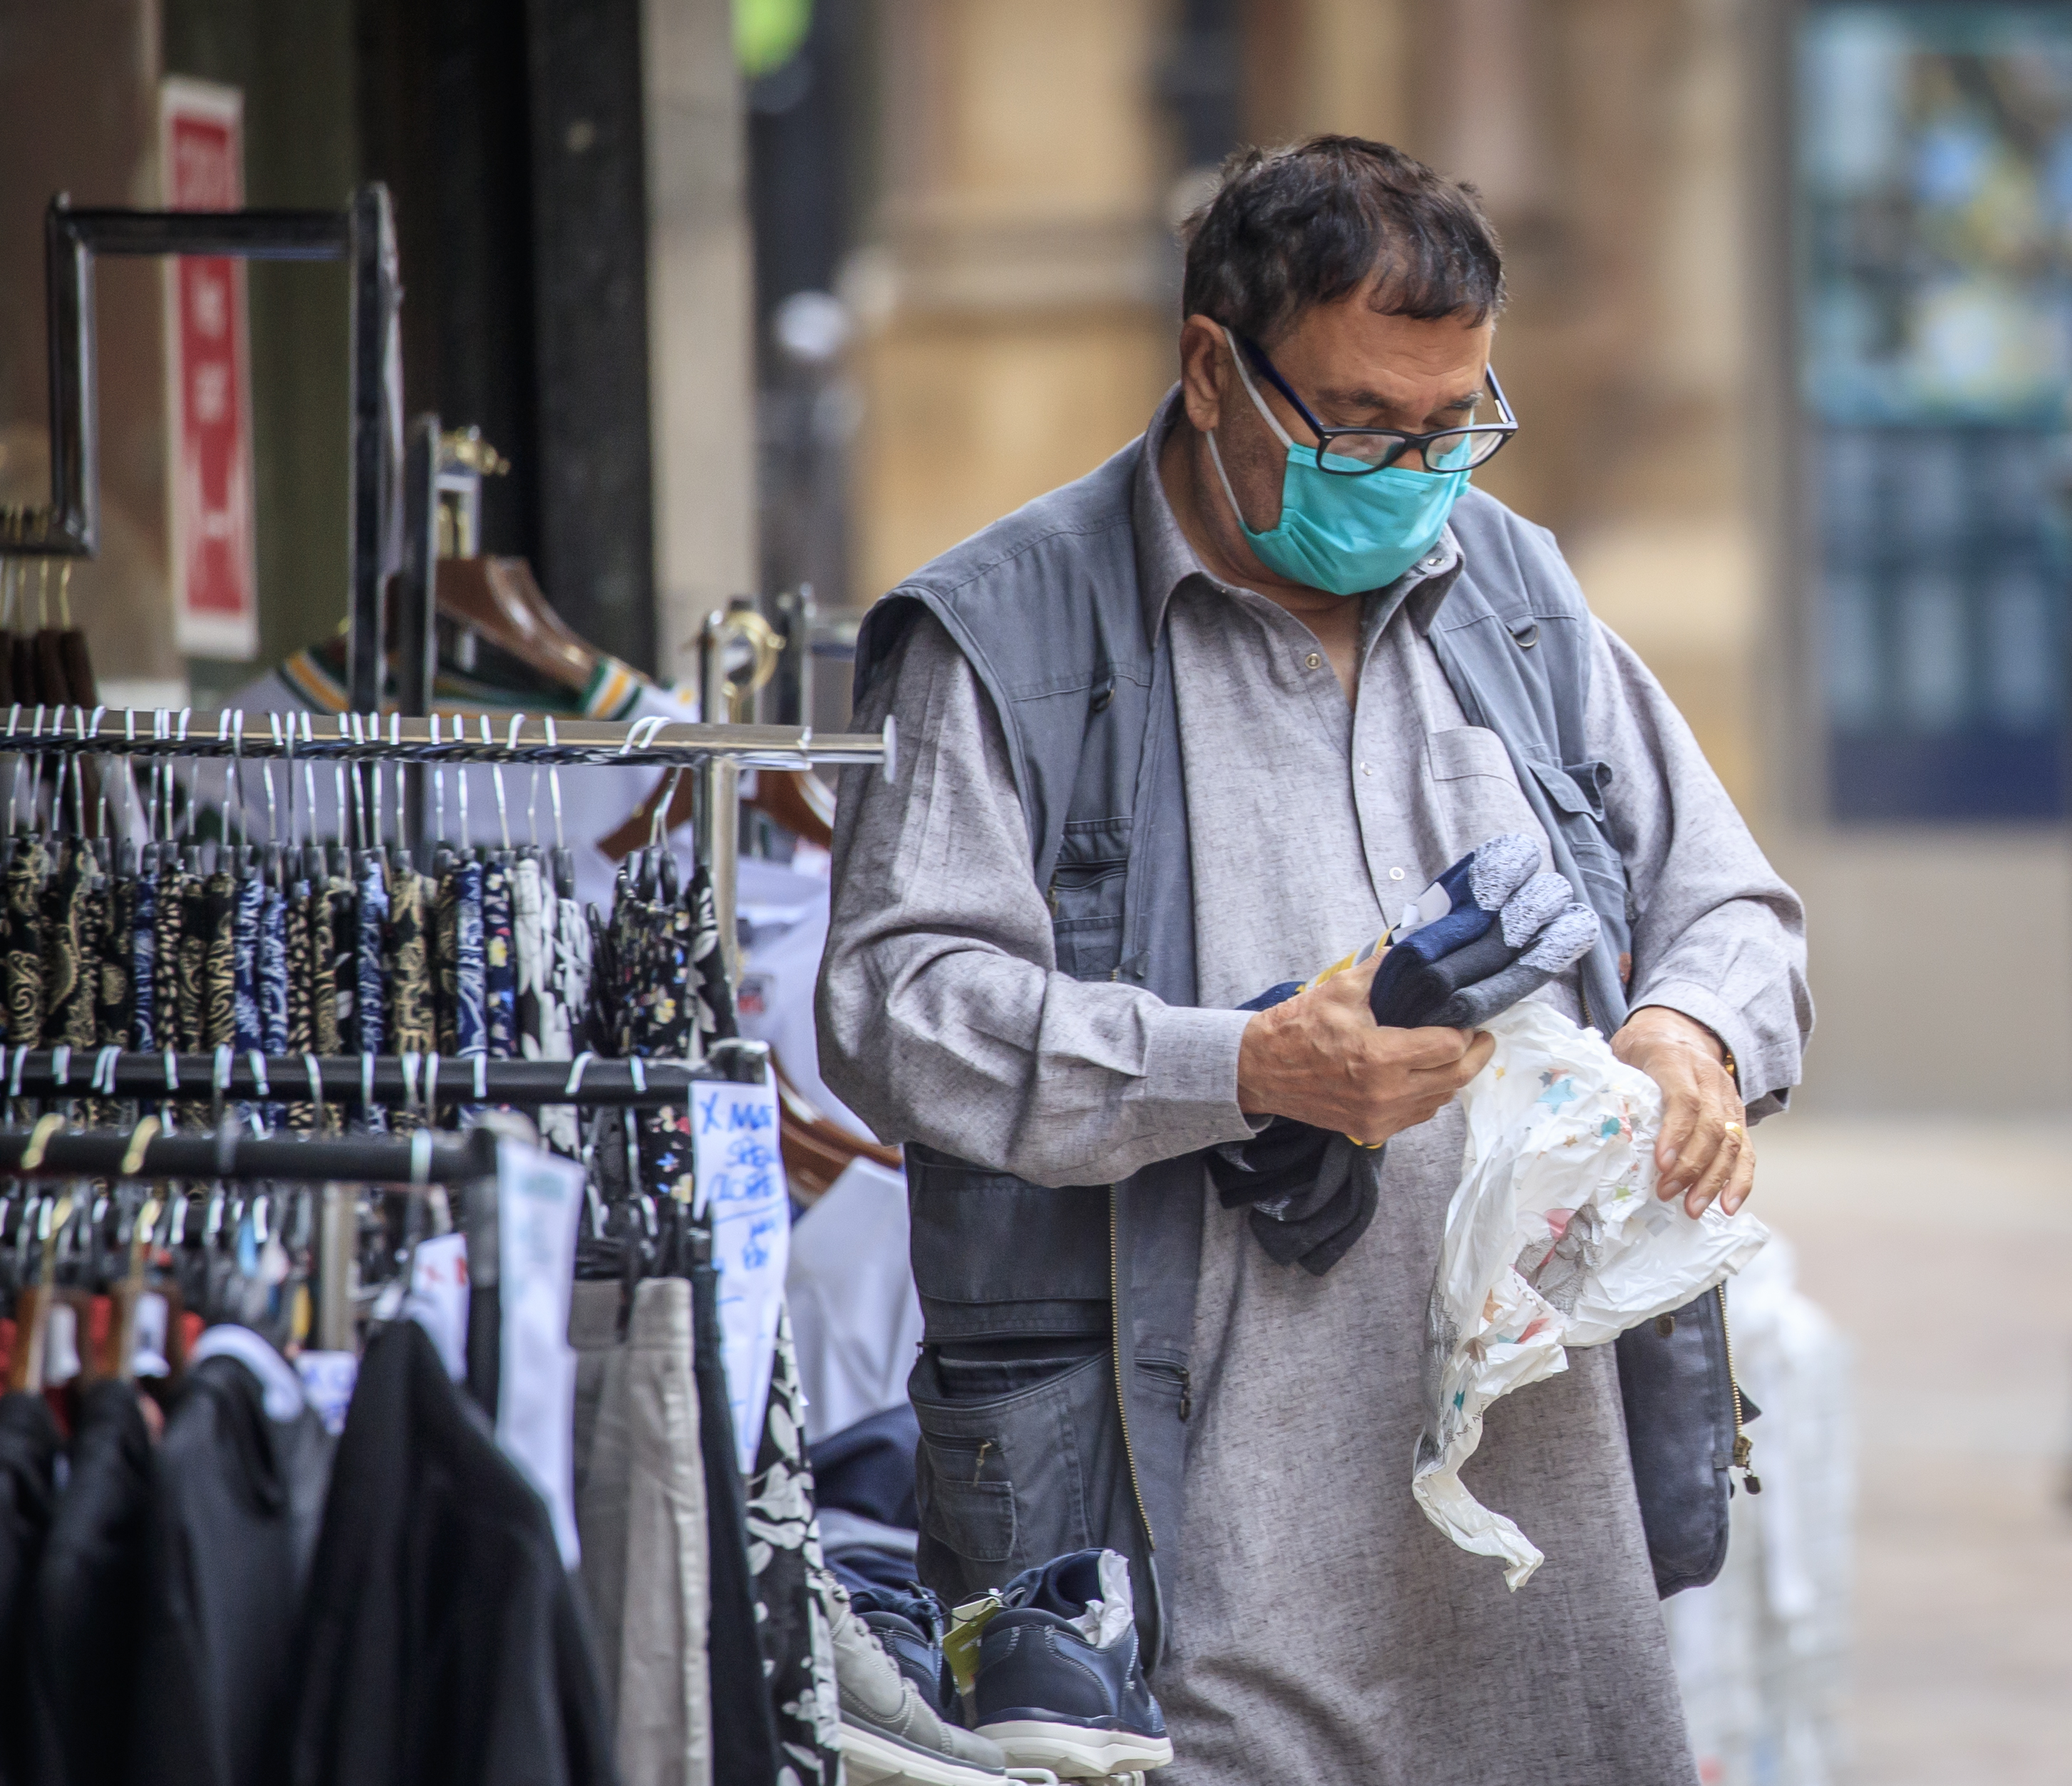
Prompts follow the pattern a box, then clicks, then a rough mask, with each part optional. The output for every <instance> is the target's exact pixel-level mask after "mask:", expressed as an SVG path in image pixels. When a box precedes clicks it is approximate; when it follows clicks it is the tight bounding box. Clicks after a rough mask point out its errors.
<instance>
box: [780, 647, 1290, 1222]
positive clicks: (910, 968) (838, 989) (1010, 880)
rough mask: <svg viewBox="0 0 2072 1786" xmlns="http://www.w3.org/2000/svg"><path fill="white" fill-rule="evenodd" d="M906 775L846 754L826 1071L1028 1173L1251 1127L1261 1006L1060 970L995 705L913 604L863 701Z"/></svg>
mask: <svg viewBox="0 0 2072 1786" xmlns="http://www.w3.org/2000/svg"><path fill="white" fill-rule="evenodd" d="M888 713H890V715H891V716H892V718H893V719H894V722H895V727H896V735H897V736H898V740H899V751H898V757H899V761H898V774H897V776H896V777H894V778H892V779H889V780H888V779H887V778H886V776H883V775H882V773H881V772H880V771H878V769H877V768H875V767H855V768H850V769H848V770H845V772H843V775H842V779H841V798H840V800H839V802H838V804H837V809H836V817H835V840H834V866H833V879H834V888H835V893H834V903H833V916H832V920H831V922H830V924H829V926H828V947H827V953H826V955H825V956H824V957H823V959H822V962H821V967H820V986H819V991H818V998H817V1002H816V1014H817V1017H818V1020H819V1027H820V1072H821V1076H822V1077H824V1079H825V1080H826V1081H827V1083H828V1085H829V1087H830V1088H832V1089H833V1091H834V1093H835V1094H836V1096H837V1097H840V1098H841V1099H842V1100H843V1101H845V1103H846V1104H848V1105H849V1107H850V1108H851V1109H853V1110H854V1111H855V1112H856V1113H857V1114H858V1115H859V1116H861V1117H862V1118H863V1119H864V1120H865V1121H866V1122H868V1123H869V1124H870V1126H871V1128H872V1129H873V1130H874V1132H875V1133H876V1134H878V1137H879V1138H881V1139H882V1140H884V1141H887V1142H907V1141H915V1142H922V1143H923V1144H924V1145H926V1146H930V1147H934V1148H938V1149H939V1150H942V1151H943V1152H944V1153H947V1154H952V1155H953V1156H954V1157H956V1158H959V1159H964V1160H968V1161H971V1162H972V1163H973V1164H975V1165H980V1166H985V1167H992V1168H993V1169H995V1170H998V1171H1009V1172H1013V1173H1014V1174H1016V1175H1018V1176H1020V1177H1022V1178H1026V1179H1030V1180H1032V1181H1033V1182H1034V1183H1038V1184H1046V1185H1068V1184H1104V1183H1113V1182H1115V1181H1116V1180H1117V1179H1122V1178H1125V1177H1127V1176H1128V1175H1129V1174H1130V1173H1132V1172H1134V1171H1137V1169H1138V1168H1139V1167H1144V1166H1147V1165H1149V1164H1150V1163H1153V1161H1156V1160H1161V1159H1170V1158H1175V1157H1177V1156H1178V1155H1179V1154H1186V1153H1191V1152H1193V1151H1194V1150H1197V1149H1199V1148H1202V1147H1207V1146H1213V1145H1215V1143H1217V1142H1224V1141H1235V1140H1240V1139H1243V1138H1244V1137H1246V1136H1248V1135H1249V1134H1252V1133H1253V1130H1254V1126H1253V1125H1252V1124H1251V1123H1249V1122H1248V1121H1246V1120H1245V1118H1244V1115H1243V1113H1241V1112H1240V1111H1239V1109H1238V1105H1237V1057H1238V1044H1239V1039H1240V1038H1241V1037H1242V1036H1243V1035H1244V1027H1245V1024H1246V1023H1248V1021H1249V1014H1248V1013H1246V1012H1244V1011H1230V1010H1194V1009H1190V1008H1184V1007H1181V1006H1171V1005H1167V1004H1165V1003H1164V1002H1162V1001H1161V1000H1160V999H1159V998H1157V997H1156V996H1154V995H1153V994H1151V993H1149V992H1146V991H1145V990H1142V989H1141V988H1140V987H1134V986H1125V985H1122V984H1120V983H1116V982H1113V981H1093V982H1087V981H1078V980H1075V979H1073V978H1071V977H1070V976H1069V975H1067V974H1063V973H1059V972H1058V971H1057V967H1056V962H1057V956H1056V951H1055V948H1054V943H1053V940H1052V936H1051V932H1050V908H1049V907H1048V905H1047V903H1046V901H1045V899H1044V898H1043V895H1042V893H1041V892H1040V891H1038V888H1037V886H1036V884H1035V881H1034V877H1033V875H1032V874H1031V872H1030V854H1031V852H1030V842H1029V830H1028V825H1027V822H1026V820H1025V818H1024V817H1023V814H1022V802H1021V800H1020V797H1019V796H1017V793H1016V792H1015V788H1014V779H1013V771H1012V770H1011V768H1010V767H1009V758H1008V752H1007V741H1006V738H1005V734H1004V732H1003V731H1002V730H1001V723H1000V720H999V717H998V716H997V714H995V713H994V712H993V707H992V704H991V702H990V701H989V698H988V697H987V696H986V694H985V690H984V689H982V688H981V687H980V684H979V681H978V679H977V677H976V675H975V674H974V673H972V669H971V666H970V665H969V664H968V662H967V661H966V660H965V659H964V654H963V653H962V652H960V651H959V650H958V649H957V648H956V644H954V643H953V642H952V640H951V638H950V636H949V635H948V632H946V631H945V630H944V629H943V626H942V625H941V623H939V621H937V620H936V619H934V618H933V617H932V616H930V615H923V616H922V617H921V618H919V619H917V620H916V621H915V623H914V624H913V625H912V627H911V628H910V629H909V632H908V633H907V636H906V638H905V640H903V641H902V643H901V644H900V646H899V648H898V653H897V655H896V656H895V658H894V661H893V662H892V663H891V664H890V665H888V666H887V668H886V671H885V673H883V674H882V676H881V677H879V678H878V682H877V685H876V686H875V688H874V689H873V691H872V693H870V695H869V696H867V697H866V698H865V702H864V703H863V704H862V706H861V707H859V709H858V710H857V729H858V730H865V729H872V728H875V727H876V726H879V725H880V724H882V722H883V721H884V718H886V714H888Z"/></svg>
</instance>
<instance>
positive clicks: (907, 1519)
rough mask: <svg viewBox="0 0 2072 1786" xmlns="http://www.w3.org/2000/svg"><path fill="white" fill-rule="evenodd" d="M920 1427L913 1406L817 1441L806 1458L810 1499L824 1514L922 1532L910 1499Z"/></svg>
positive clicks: (918, 1511)
mask: <svg viewBox="0 0 2072 1786" xmlns="http://www.w3.org/2000/svg"><path fill="white" fill-rule="evenodd" d="M920 1442H921V1423H920V1422H919V1420H917V1419H916V1418H915V1415H914V1407H913V1404H912V1403H911V1402H908V1401H902V1402H901V1403H900V1404H899V1405H898V1407H896V1408H887V1409H884V1410H883V1411H882V1413H878V1414H866V1415H865V1417H864V1418H862V1419H861V1420H859V1421H857V1422H855V1423H854V1424H853V1425H851V1426H845V1427H843V1428H842V1430H841V1431H840V1432H838V1433H829V1434H828V1436H827V1437H826V1438H823V1439H819V1440H816V1442H814V1443H813V1445H812V1446H811V1447H810V1448H809V1449H808V1451H807V1453H806V1457H807V1461H808V1463H811V1464H812V1470H813V1498H814V1500H815V1503H816V1504H817V1505H819V1506H820V1507H822V1508H841V1509H842V1510H843V1511H844V1512H850V1513H857V1514H860V1515H861V1516H862V1517H864V1518H865V1519H868V1520H876V1521H878V1523H879V1524H880V1525H896V1526H899V1527H902V1529H905V1530H906V1531H909V1532H915V1531H919V1529H920V1525H921V1509H920V1508H919V1505H918V1504H916V1502H915V1498H914V1452H915V1447H916V1446H919V1444H920Z"/></svg>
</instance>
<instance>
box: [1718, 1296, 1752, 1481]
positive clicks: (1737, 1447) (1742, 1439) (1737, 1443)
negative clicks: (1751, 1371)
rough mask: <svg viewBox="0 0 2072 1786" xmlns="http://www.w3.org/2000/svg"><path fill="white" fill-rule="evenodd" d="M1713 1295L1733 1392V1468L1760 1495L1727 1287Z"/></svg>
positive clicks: (1728, 1376)
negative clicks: (1744, 1422) (1743, 1419)
mask: <svg viewBox="0 0 2072 1786" xmlns="http://www.w3.org/2000/svg"><path fill="white" fill-rule="evenodd" d="M1712 1294H1714V1295H1715V1296H1716V1297H1718V1298H1719V1299H1720V1339H1722V1340H1725V1343H1726V1348H1727V1388H1728V1389H1729V1391H1731V1392H1732V1393H1733V1401H1734V1460H1733V1467H1734V1468H1735V1469H1737V1470H1738V1471H1741V1480H1742V1481H1743V1482H1744V1483H1745V1484H1747V1485H1748V1492H1749V1493H1750V1494H1752V1495H1759V1494H1761V1493H1762V1477H1761V1476H1759V1475H1757V1474H1756V1473H1755V1471H1753V1470H1752V1469H1750V1468H1749V1458H1750V1457H1751V1456H1753V1455H1754V1451H1755V1442H1754V1441H1753V1440H1752V1439H1751V1438H1749V1435H1748V1434H1746V1433H1745V1432H1743V1431H1742V1430H1741V1379H1740V1378H1739V1377H1737V1376H1736V1375H1735V1374H1734V1332H1733V1328H1732V1327H1729V1325H1728V1324H1727V1286H1725V1284H1719V1285H1716V1286H1714V1288H1713V1290H1712Z"/></svg>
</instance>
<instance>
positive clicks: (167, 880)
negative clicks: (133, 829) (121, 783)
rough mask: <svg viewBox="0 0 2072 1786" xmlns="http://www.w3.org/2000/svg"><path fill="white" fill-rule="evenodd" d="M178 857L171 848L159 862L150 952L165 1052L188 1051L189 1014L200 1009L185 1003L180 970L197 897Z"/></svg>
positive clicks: (160, 1037)
mask: <svg viewBox="0 0 2072 1786" xmlns="http://www.w3.org/2000/svg"><path fill="white" fill-rule="evenodd" d="M189 879H190V877H189V876H187V874H185V873H183V871H182V870H181V867H180V864H179V856H178V854H177V853H176V852H175V850H173V849H172V847H171V846H170V845H169V846H167V847H166V850H165V852H164V854H162V856H161V857H160V858H159V861H158V940H157V943H156V944H155V946H154V948H153V949H152V951H151V955H152V963H151V965H152V970H153V973H154V977H155V979H156V981H157V982H158V983H157V986H156V988H155V990H154V992H153V994H152V999H151V1002H152V1005H153V1006H154V1010H155V1011H156V1014H157V1015H156V1021H157V1023H158V1046H159V1047H162V1048H172V1049H175V1050H179V1049H182V1048H184V1047H187V1033H186V1027H185V1026H186V1023H187V1014H188V1013H189V1012H190V1011H191V1010H199V1004H198V1002H197V1001H196V999H195V997H194V995H193V994H191V993H190V994H188V995H187V997H186V998H185V999H184V1000H183V997H182V993H181V985H180V981H181V969H182V965H183V959H184V957H183V947H182V944H183V939H184V938H185V936H187V913H188V909H189V905H190V903H191V900H192V899H193V897H194V894H193V889H192V888H191V887H189V886H188V884H187V883H188V880H189Z"/></svg>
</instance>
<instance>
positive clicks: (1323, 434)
mask: <svg viewBox="0 0 2072 1786" xmlns="http://www.w3.org/2000/svg"><path fill="white" fill-rule="evenodd" d="M1231 335H1233V336H1235V339H1236V340H1237V341H1238V343H1239V345H1241V346H1242V347H1243V348H1244V351H1245V352H1246V353H1247V354H1248V355H1249V356H1251V359H1252V364H1253V365H1254V366H1256V367H1257V368H1259V370H1260V372H1261V373H1262V374H1263V375H1264V377H1266V378H1267V379H1268V381H1270V382H1271V383H1272V386H1273V388H1274V389H1276V391H1278V392H1280V393H1281V395H1282V396H1283V397H1286V398H1287V399H1288V401H1289V402H1290V403H1292V404H1293V405H1295V413H1296V414H1297V415H1298V416H1300V417H1301V418H1302V424H1303V426H1305V427H1306V428H1307V429H1308V430H1309V432H1310V433H1311V434H1314V435H1315V436H1316V437H1317V464H1318V468H1319V469H1320V470H1322V471H1328V472H1330V474H1331V475H1333V476H1334V477H1342V478H1364V477H1371V476H1372V475H1374V474H1375V472H1376V471H1387V470H1388V469H1389V467H1391V466H1392V465H1394V464H1396V463H1397V462H1398V461H1399V460H1400V459H1402V458H1403V456H1404V454H1406V453H1409V452H1413V451H1414V452H1416V453H1417V454H1418V455H1420V457H1421V456H1422V455H1423V454H1424V448H1425V447H1426V446H1427V445H1428V444H1429V443H1430V442H1433V441H1435V440H1445V439H1446V438H1449V436H1452V435H1455V434H1495V435H1498V436H1499V437H1500V438H1498V441H1497V443H1496V445H1495V446H1494V447H1491V448H1490V451H1489V454H1488V456H1487V457H1486V458H1483V459H1477V460H1476V461H1475V463H1474V464H1473V465H1470V466H1466V467H1461V469H1463V470H1466V471H1478V470H1480V469H1481V467H1483V466H1485V465H1486V464H1488V463H1489V462H1490V459H1494V458H1495V457H1496V455H1498V453H1500V452H1502V451H1503V449H1504V447H1505V446H1506V444H1507V442H1509V441H1510V439H1511V436H1512V435H1513V434H1516V433H1517V432H1518V418H1517V417H1516V416H1515V414H1512V413H1511V399H1510V398H1508V397H1506V396H1505V395H1504V394H1503V385H1500V384H1499V383H1498V381H1497V376H1496V368H1495V367H1494V366H1488V367H1485V368H1483V370H1484V372H1486V375H1487V377H1488V379H1489V388H1490V396H1492V397H1494V398H1495V399H1496V409H1497V420H1495V421H1494V422H1470V423H1468V424H1466V426H1463V427H1459V428H1434V429H1433V430H1431V431H1430V432H1429V434H1404V433H1403V432H1401V431H1400V430H1398V429H1395V428H1327V427H1326V426H1324V424H1323V423H1322V422H1319V421H1318V419H1317V418H1316V417H1315V416H1314V415H1313V414H1310V411H1309V405H1308V404H1306V403H1305V402H1304V401H1302V399H1301V397H1297V395H1296V394H1295V388H1294V386H1293V385H1290V384H1289V382H1288V381H1287V380H1286V379H1285V378H1283V377H1281V373H1280V372H1279V370H1278V368H1276V367H1275V365H1274V364H1273V362H1272V360H1269V359H1268V358H1267V357H1266V350H1265V348H1262V347H1261V346H1260V344H1258V343H1257V342H1256V341H1255V340H1252V337H1251V336H1250V335H1239V334H1238V332H1237V331H1236V330H1235V329H1233V330H1231ZM1342 434H1359V435H1364V436H1366V437H1367V438H1372V437H1373V436H1375V435H1376V434H1386V435H1387V437H1388V438H1390V439H1392V440H1393V441H1395V442H1396V443H1397V444H1396V451H1394V452H1392V453H1391V454H1390V455H1388V457H1387V459H1377V460H1376V461H1375V463H1372V464H1371V465H1360V466H1358V467H1356V468H1347V467H1344V466H1339V465H1326V463H1324V461H1325V459H1326V456H1331V457H1336V458H1338V459H1344V458H1346V456H1347V455H1345V454H1343V453H1339V454H1336V455H1333V454H1332V453H1331V442H1333V441H1334V440H1335V439H1337V438H1338V437H1339V436H1340V435H1342ZM1440 475H1443V474H1440Z"/></svg>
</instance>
